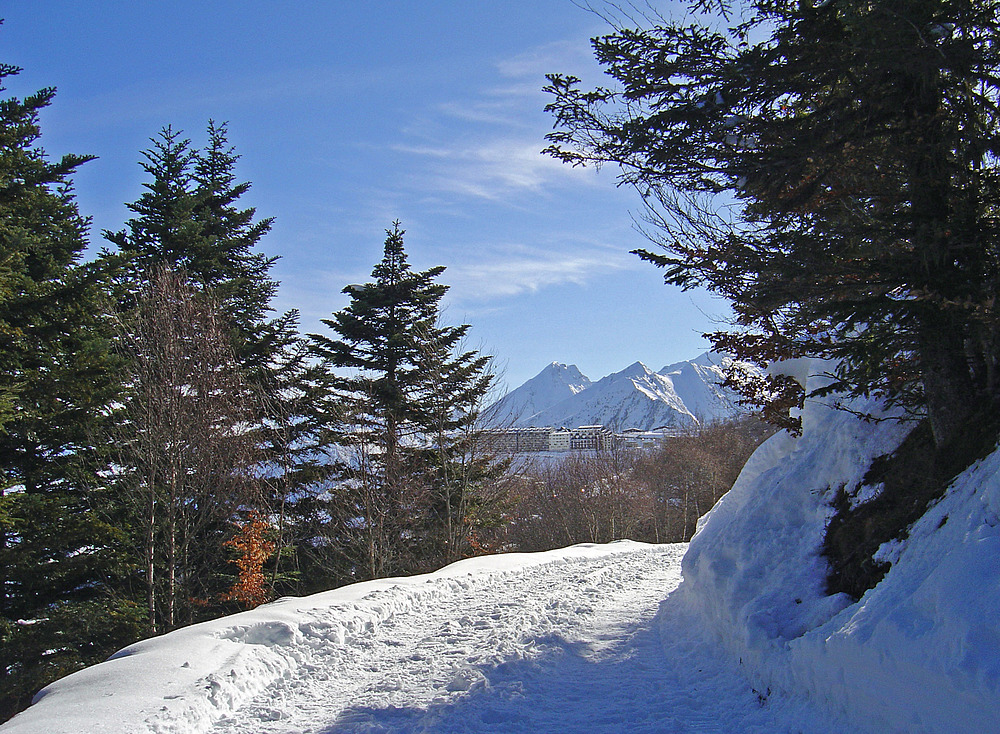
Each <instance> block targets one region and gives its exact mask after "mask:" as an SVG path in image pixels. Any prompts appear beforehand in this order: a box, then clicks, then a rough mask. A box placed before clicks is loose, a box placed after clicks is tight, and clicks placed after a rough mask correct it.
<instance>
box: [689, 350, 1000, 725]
mask: <svg viewBox="0 0 1000 734" xmlns="http://www.w3.org/2000/svg"><path fill="white" fill-rule="evenodd" d="M797 369H798V370H799V374H798V375H796V377H797V379H800V380H801V381H805V382H806V384H807V391H812V390H813V389H815V388H817V387H820V386H821V385H822V384H823V382H824V381H825V379H826V378H825V376H824V369H825V366H824V365H823V364H822V363H813V364H809V363H808V362H803V363H800V364H799V365H797ZM831 400H832V399H831ZM845 407H848V408H850V410H837V409H834V408H833V407H832V403H831V401H830V400H812V401H807V404H806V407H805V409H804V411H803V415H802V421H803V434H802V436H801V438H798V439H796V438H792V437H790V436H788V435H787V434H779V435H776V436H774V437H773V438H771V439H770V440H769V441H768V442H766V443H765V444H764V445H762V446H761V447H760V449H758V451H757V452H756V453H755V454H754V456H753V457H751V459H750V461H749V462H748V463H747V465H746V467H744V469H743V472H742V474H741V475H740V478H739V479H738V480H737V482H736V484H735V485H734V487H733V489H732V490H731V491H730V492H729V493H728V494H726V495H725V496H724V497H723V498H722V500H720V501H719V503H718V504H717V505H716V506H715V507H714V508H713V509H712V511H711V512H710V513H709V514H708V515H707V516H706V517H705V518H703V520H702V523H701V525H700V530H699V532H698V534H697V535H696V536H695V538H694V539H693V540H692V541H691V544H690V547H689V550H688V552H687V554H686V555H685V558H684V563H683V574H684V583H683V584H682V585H681V588H680V589H679V590H678V592H677V593H675V595H674V596H672V597H671V602H672V603H674V604H677V605H678V606H680V607H682V608H684V609H685V610H686V611H687V612H688V613H690V614H692V615H693V616H694V617H696V618H697V619H699V620H700V621H701V623H702V624H703V625H704V626H705V627H706V631H707V633H708V634H710V635H712V636H713V637H714V638H716V639H719V640H721V641H722V644H723V645H724V647H725V648H726V649H727V650H729V651H730V653H731V654H732V655H737V656H739V658H740V659H741V660H742V661H743V664H744V665H743V667H744V669H745V670H746V672H747V675H748V676H749V677H750V679H751V680H752V681H753V682H754V685H755V686H756V687H757V688H758V689H760V688H763V689H768V688H769V689H771V690H772V691H777V692H783V693H791V694H794V695H801V696H807V697H809V698H810V699H811V700H812V701H815V702H816V703H817V704H818V705H820V706H822V707H823V708H825V709H827V710H828V711H830V712H834V713H837V714H838V715H841V716H844V717H845V718H847V719H848V720H849V721H850V723H851V730H852V731H859V732H873V733H876V732H877V733H878V734H890V733H891V734H895V733H899V734H904V733H905V734H911V733H913V732H941V733H942V734H951V733H953V732H977V733H979V732H1000V451H996V452H994V453H993V454H992V455H990V456H988V457H986V458H985V459H983V460H982V461H979V462H977V463H976V464H974V465H973V466H971V467H970V468H969V469H967V470H966V471H965V472H963V473H962V474H961V475H960V476H959V477H958V478H957V479H956V480H955V481H954V483H953V484H952V486H951V488H950V489H949V490H948V491H947V493H946V495H945V496H944V497H943V498H942V499H941V500H939V501H938V502H937V503H935V504H934V505H933V506H932V507H931V508H930V510H929V511H928V512H927V513H926V515H925V516H924V517H923V518H921V519H920V520H919V521H918V522H916V523H915V524H914V525H913V527H912V528H910V530H909V534H908V538H907V539H906V540H904V541H901V542H893V543H887V544H885V545H884V546H883V547H882V548H881V549H880V551H879V554H880V556H881V557H882V558H883V559H884V560H887V561H890V562H891V563H892V568H891V569H890V570H889V572H888V574H887V575H886V577H885V578H884V579H883V581H882V582H881V583H879V584H878V585H877V586H876V587H875V588H874V589H872V590H870V591H869V592H868V593H866V594H865V595H864V596H863V597H862V598H861V599H860V600H859V601H857V602H856V603H852V601H851V600H850V599H849V598H848V597H846V596H844V595H837V596H827V595H826V594H825V593H824V576H825V563H824V561H823V559H822V558H821V557H820V555H819V548H820V545H821V542H822V538H823V533H824V529H825V525H826V522H827V520H828V518H829V517H830V515H831V512H832V511H831V510H830V501H831V499H832V498H833V495H834V493H835V492H836V491H837V490H838V488H840V487H844V488H845V489H846V490H847V492H849V493H851V494H855V493H858V492H862V491H863V492H869V491H871V489H869V488H863V487H862V485H861V480H862V478H863V476H864V474H865V472H866V470H867V468H868V466H869V465H870V462H871V459H872V458H873V457H876V456H880V455H883V454H886V453H890V452H891V451H892V450H894V449H895V447H896V446H898V445H899V442H900V441H901V440H902V438H903V437H904V436H905V434H906V433H907V432H908V430H909V429H910V427H912V425H913V424H912V423H901V422H898V421H892V420H889V421H876V422H871V421H867V420H862V419H860V418H859V417H858V414H868V415H872V416H874V417H876V418H885V417H887V416H886V414H885V413H883V412H882V409H881V407H880V405H879V404H878V403H877V402H876V401H875V400H867V401H866V400H857V401H854V402H853V403H851V404H850V405H848V406H845Z"/></svg>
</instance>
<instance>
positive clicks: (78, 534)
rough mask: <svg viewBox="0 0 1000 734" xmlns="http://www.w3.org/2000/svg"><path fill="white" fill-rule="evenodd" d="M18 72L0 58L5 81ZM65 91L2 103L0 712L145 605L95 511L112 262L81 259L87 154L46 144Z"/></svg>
mask: <svg viewBox="0 0 1000 734" xmlns="http://www.w3.org/2000/svg"><path fill="white" fill-rule="evenodd" d="M18 71H19V70H18V69H17V68H15V67H12V66H9V65H6V64H0V82H2V81H3V80H5V79H6V78H7V77H10V76H12V75H14V74H16V73H18ZM0 89H2V87H0ZM54 94H55V91H54V90H53V89H43V90H41V91H39V92H37V93H35V94H33V95H31V96H28V97H26V98H25V99H23V100H20V99H17V98H8V99H5V100H3V101H2V102H0V472H2V475H0V579H2V581H3V585H2V588H0V701H3V704H2V705H0V717H6V716H9V715H10V714H12V713H14V712H15V711H17V710H18V709H19V708H21V707H23V706H25V705H27V703H28V701H29V700H30V697H31V695H32V694H33V693H34V692H35V691H36V690H37V689H38V688H40V687H41V686H43V685H45V684H47V683H49V682H50V681H52V680H53V679H55V678H57V677H59V676H60V675H63V674H65V673H68V672H71V671H73V670H76V669H78V668H80V667H83V665H85V664H89V663H93V662H96V661H97V660H100V659H102V657H104V656H106V655H108V654H109V653H110V652H112V651H113V650H115V649H116V648H117V647H119V646H121V645H122V644H125V643H127V642H130V641H131V640H132V639H134V635H135V633H136V630H137V626H138V618H139V614H138V611H137V610H136V609H135V608H134V607H131V606H130V605H129V604H128V602H127V601H122V600H119V599H116V598H115V597H114V596H113V590H114V588H115V586H116V584H117V578H118V577H119V576H120V575H121V574H122V573H124V571H125V564H124V563H123V560H122V558H121V554H120V553H119V551H118V550H117V547H118V546H119V544H120V543H121V538H122V534H121V532H120V531H119V530H118V529H117V528H114V527H112V526H110V525H108V524H107V523H105V522H104V521H103V520H102V518H101V517H100V516H99V515H98V514H97V513H96V512H95V510H94V508H95V506H96V505H98V504H100V502H101V501H102V497H101V493H100V487H101V482H100V477H99V474H98V471H97V470H98V469H99V468H100V466H101V465H100V457H99V456H98V455H97V452H96V450H95V448H94V446H93V443H92V438H93V436H94V434H95V433H96V432H97V430H98V425H99V422H100V417H101V415H102V413H103V410H104V408H105V406H106V405H107V404H108V403H109V401H110V400H111V399H112V397H113V395H114V388H115V383H114V380H113V379H112V378H111V374H112V372H113V370H114V369H115V360H114V358H113V355H112V354H111V351H110V330H109V329H108V327H107V323H106V321H105V320H104V319H103V317H102V314H103V313H105V308H104V305H105V304H104V303H103V298H102V293H101V288H100V285H101V282H102V280H103V279H104V277H105V267H104V264H92V265H83V264H80V260H81V257H82V254H83V252H84V249H85V248H86V245H87V226H88V222H87V220H86V219H85V218H83V217H82V216H81V215H80V213H79V211H78V210H77V207H76V203H75V201H74V198H73V195H72V187H71V176H72V174H73V173H74V171H75V170H76V168H77V167H78V166H80V165H81V164H83V163H85V162H86V161H87V160H89V158H88V157H86V156H72V155H68V156H64V157H63V158H62V159H60V160H59V161H57V162H50V161H49V160H48V158H47V157H46V155H45V152H44V151H43V150H42V149H41V148H40V147H39V146H38V138H39V137H40V134H41V131H40V128H39V113H40V112H41V110H42V109H44V108H45V107H46V106H47V105H49V104H50V103H51V101H52V99H53V96H54Z"/></svg>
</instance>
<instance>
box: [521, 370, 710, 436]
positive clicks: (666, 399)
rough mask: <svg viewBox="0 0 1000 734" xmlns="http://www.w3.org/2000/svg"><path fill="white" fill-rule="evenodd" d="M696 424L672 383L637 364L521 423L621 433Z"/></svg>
mask: <svg viewBox="0 0 1000 734" xmlns="http://www.w3.org/2000/svg"><path fill="white" fill-rule="evenodd" d="M695 422H696V419H695V417H694V416H693V415H692V414H691V412H690V411H689V410H688V409H687V408H686V407H684V401H683V400H682V399H681V397H680V396H679V395H678V394H677V392H676V391H675V390H674V386H673V383H671V382H670V379H669V378H666V377H664V376H662V375H658V374H656V373H655V372H653V371H652V370H651V369H649V368H648V367H647V366H646V365H644V364H643V363H642V362H636V363H634V364H632V365H630V366H628V367H626V368H625V369H624V370H622V371H621V372H615V373H614V374H611V375H608V376H607V377H605V378H603V379H602V380H599V381H598V382H595V383H594V384H593V385H591V386H590V387H589V388H587V389H586V390H583V391H581V392H579V393H577V394H575V395H573V396H572V397H569V398H566V399H565V400H563V401H562V402H560V403H557V404H556V405H553V406H551V407H550V408H547V409H545V410H543V411H541V412H539V413H535V414H534V415H532V416H531V417H529V418H527V419H526V420H522V422H521V423H522V425H528V426H569V427H573V426H590V425H602V426H606V427H608V428H613V429H615V430H620V431H623V430H625V429H628V428H636V429H639V430H643V431H648V430H652V429H654V428H660V427H662V426H670V427H682V426H686V425H690V424H692V423H695Z"/></svg>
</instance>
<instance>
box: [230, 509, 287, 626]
mask: <svg viewBox="0 0 1000 734" xmlns="http://www.w3.org/2000/svg"><path fill="white" fill-rule="evenodd" d="M236 526H237V528H238V532H237V534H236V537H234V538H232V539H231V540H228V541H226V543H224V545H225V546H226V547H228V548H233V549H235V550H236V551H237V552H238V553H239V557H238V558H237V559H236V560H235V561H234V563H235V564H236V566H237V567H238V568H239V570H240V572H239V575H238V576H237V577H236V581H235V582H234V583H233V586H232V588H231V589H230V590H229V591H228V592H227V593H226V594H225V595H224V596H223V597H222V600H223V601H235V602H237V603H238V604H240V605H242V606H244V607H246V608H247V609H251V608H253V607H256V606H260V605H261V604H263V603H264V602H267V601H270V600H271V597H270V590H269V589H268V588H267V582H266V580H265V578H264V564H265V563H267V559H268V558H270V557H271V556H272V555H273V554H274V551H275V548H276V546H275V544H274V543H273V542H271V541H270V540H268V539H267V535H268V533H269V532H270V531H271V525H270V523H268V522H267V521H266V520H264V519H263V518H261V516H260V515H259V514H258V513H257V512H256V511H255V512H251V513H250V515H249V516H248V517H247V520H246V521H245V522H243V523H236Z"/></svg>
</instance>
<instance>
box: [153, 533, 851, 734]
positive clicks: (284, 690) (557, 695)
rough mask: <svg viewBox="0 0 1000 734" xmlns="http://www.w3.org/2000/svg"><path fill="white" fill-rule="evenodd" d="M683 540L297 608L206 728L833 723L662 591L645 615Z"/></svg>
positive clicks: (691, 727) (797, 726)
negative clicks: (264, 674)
mask: <svg viewBox="0 0 1000 734" xmlns="http://www.w3.org/2000/svg"><path fill="white" fill-rule="evenodd" d="M685 548H686V546H684V545H672V546H652V547H644V548H642V549H639V550H632V551H628V552H619V553H614V554H612V555H607V556H603V557H599V558H574V559H563V560H559V561H555V562H551V563H547V564H544V565H541V566H534V567H529V568H522V569H513V570H509V571H501V572H496V573H489V574H470V575H468V576H462V577H456V578H434V579H430V580H428V581H427V582H426V583H425V584H424V585H423V586H422V587H418V588H415V587H399V588H389V589H384V590H379V591H375V592H374V593H373V594H369V595H368V596H366V597H364V599H363V600H361V603H359V604H357V605H356V607H355V610H356V613H355V616H354V618H353V621H352V622H350V623H349V624H347V625H346V626H345V625H344V623H343V620H344V618H345V610H344V609H343V608H342V607H331V608H329V609H316V610H311V611H310V617H311V621H310V622H309V623H308V624H307V625H305V626H304V627H302V628H301V629H303V636H302V640H301V643H300V645H299V647H300V657H299V661H298V662H299V668H298V670H297V671H294V672H293V673H292V674H288V673H286V674H285V676H284V677H283V678H281V679H279V680H278V681H277V682H274V683H272V684H271V685H270V686H268V687H267V688H266V689H265V690H263V691H261V692H260V693H259V694H258V695H257V696H256V697H255V698H253V699H252V700H250V701H249V702H247V703H245V704H243V705H241V706H240V707H239V708H237V709H236V710H235V711H233V712H232V714H231V715H229V716H227V717H225V718H223V719H221V720H218V721H217V722H216V723H215V726H214V729H212V731H214V732H221V733H228V734H236V733H240V734H243V733H244V732H246V733H248V734H250V733H263V732H269V733H270V732H273V733H277V732H282V733H284V734H293V733H294V734H305V733H306V732H309V733H311V734H335V733H339V732H512V733H514V732H531V733H532V734H541V733H545V732H638V733H642V732H755V731H759V732H793V731H799V730H803V731H809V732H819V731H831V732H833V731H837V730H836V729H830V728H827V727H826V726H821V727H817V726H816V722H817V721H818V720H821V719H819V717H817V716H816V715H815V712H811V711H806V710H803V708H802V706H801V704H794V703H791V702H778V701H775V700H774V698H773V697H772V698H771V699H770V700H767V699H765V698H764V697H761V696H758V694H757V692H755V691H753V690H752V689H751V688H750V687H749V685H748V684H747V682H746V681H745V680H744V679H743V678H742V677H741V676H740V674H739V671H738V666H737V665H734V661H732V660H729V659H728V658H727V657H726V656H725V655H724V654H722V653H721V651H720V650H718V649H717V648H715V647H714V646H713V645H712V644H710V643H708V642H707V641H705V640H704V639H700V638H699V635H698V630H697V625H694V626H692V625H691V624H690V623H689V622H688V623H686V622H685V620H683V619H682V618H681V617H680V616H679V615H677V614H673V613H672V612H671V609H670V604H669V602H667V603H666V604H665V605H664V609H663V610H662V612H661V614H660V616H659V617H658V618H657V611H658V610H659V608H660V605H661V602H662V601H663V600H664V599H665V598H666V596H667V594H669V592H670V591H672V590H673V589H674V588H675V587H676V586H677V584H678V583H679V581H680V559H681V556H682V554H683V552H684V550H685ZM364 610H368V612H369V615H373V616H369V617H368V618H367V619H366V617H365V616H364V614H362V612H363V611H364ZM265 642H266V641H265ZM803 722H809V723H806V724H805V728H802V727H803ZM150 723H152V722H150Z"/></svg>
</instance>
